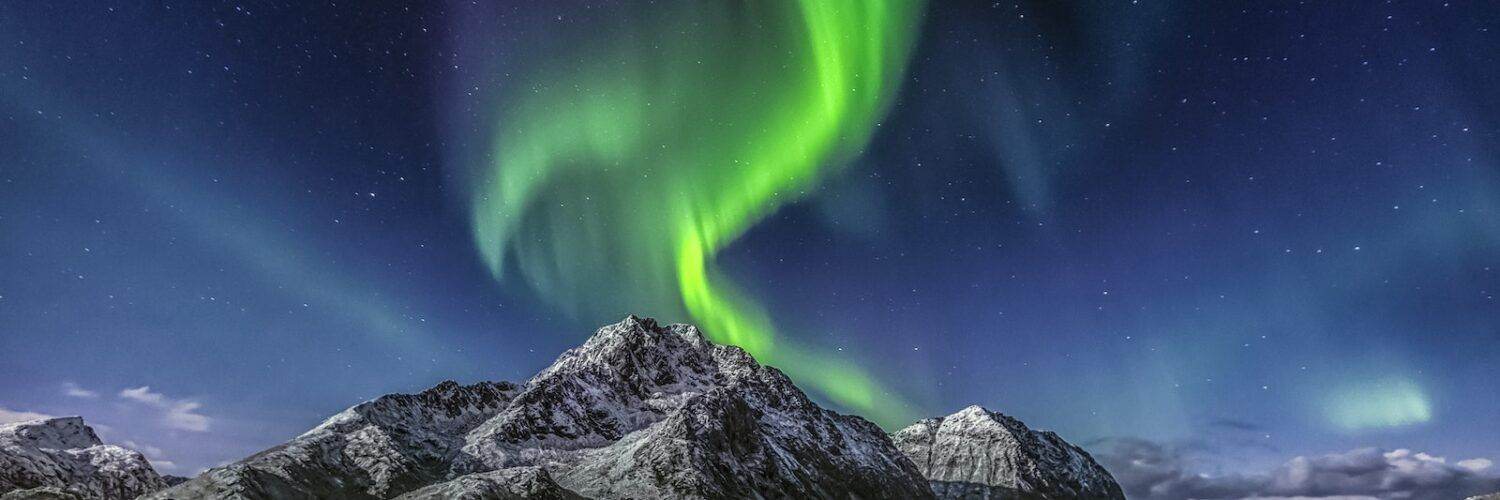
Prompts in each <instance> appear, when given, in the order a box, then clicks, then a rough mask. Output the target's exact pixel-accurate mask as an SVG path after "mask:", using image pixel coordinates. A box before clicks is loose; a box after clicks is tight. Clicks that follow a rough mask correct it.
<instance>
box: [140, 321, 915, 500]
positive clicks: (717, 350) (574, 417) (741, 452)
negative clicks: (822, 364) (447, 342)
mask: <svg viewBox="0 0 1500 500" xmlns="http://www.w3.org/2000/svg"><path fill="white" fill-rule="evenodd" d="M403 495H404V496H403ZM396 496H402V498H452V497H465V498H579V497H580V496H581V497H587V498H744V497H756V496H759V497H765V498H785V497H797V498H850V497H858V498H912V499H922V498H932V492H931V490H930V489H929V488H928V486H927V483H926V480H925V479H924V478H923V477H922V475H921V473H920V471H919V470H918V469H917V468H916V467H915V466H913V464H912V462H911V461H910V460H908V459H907V458H906V457H905V456H903V455H902V454H901V452H900V451H899V450H897V449H896V447H895V446H894V445H893V444H892V443H891V441H890V439H889V438H888V437H887V436H886V435H885V434H884V433H883V432H882V431H881V430H880V428H879V427H877V426H875V425H874V424H872V423H870V422H868V421H865V420H864V419H861V418H859V417H854V416H848V415H841V414H838V413H834V412H832V411H828V410H826V409H823V408H821V407H819V406H818V405H817V404H815V403H813V402H812V401H811V400H809V399H808V398H807V396H806V395H805V394H803V393H802V391H801V390H799V389H797V387H796V386H794V385H793V384H792V382H791V381H790V380H789V379H788V378H787V377H786V376H785V375H784V374H782V373H781V372H780V371H779V370H776V369H775V368H771V367H765V366H761V365H759V364H758V363H756V362H755V360H754V359H752V358H751V357H750V356H749V355H748V354H746V353H745V352H744V351H743V350H741V349H739V348H737V347H732V346H721V345H716V344H713V343H711V342H709V341H707V340H706V339H704V337H703V335H702V333H701V332H699V331H698V329H697V328H695V327H692V326H688V325H668V326H660V325H658V324H657V323H656V322H655V321H654V320H651V319H642V318H637V317H635V316H631V317H628V318H626V319H625V320H624V321H621V322H620V323H617V324H614V325H609V326H606V327H604V328H601V329H599V330H598V331H597V332H596V333H595V334H594V336H593V337H591V338H589V339H588V341H587V342H585V343H584V344H583V345H582V346H580V347H577V348H574V349H571V350H569V351H567V352H565V353H563V354H562V355H561V356H560V357H559V358H558V359H557V360H556V361H555V362H554V363H553V364H552V365H551V366H549V367H547V368H546V369H544V370H542V371H541V372H540V373H538V374H537V375H536V376H534V377H532V378H531V380H529V381H527V382H526V383H525V384H524V385H522V386H517V385H514V384H510V383H505V382H499V383H483V384H476V385H472V386H459V385H458V384H456V383H452V382H445V383H443V384H441V385H439V386H437V387H434V388H433V389H430V390H428V391H424V392H422V393H420V394H416V395H391V396H384V397H381V398H379V399H376V400H373V401H370V402H366V403H363V404H360V405H357V406H355V407H353V408H350V409H348V410H346V411H344V412H342V413H340V414H338V415H335V416H334V417H332V418H330V419H328V421H326V422H324V423H323V424H322V425H319V426H318V427H316V428H314V429H313V430H311V431H308V432H307V433H305V434H303V435H302V436H298V437H297V438H295V439H293V440H291V441H290V442H288V443H286V444H283V445H281V446H277V447H275V448H271V449H269V450H266V451H263V452H261V453H257V454H255V455H253V456H251V457H249V458H246V459H245V460H242V461H240V462H237V463H234V464H231V465H228V466H224V467H218V468H215V469H212V470H210V471H208V472H206V473H204V474H202V475H200V476H198V477H197V478H194V479H192V480H190V481H188V482H186V483H183V484H180V485H177V486H175V487H172V488H169V489H167V490H164V491H161V492H158V493H156V494H153V495H151V496H149V497H148V498H154V499H167V498H173V499H188V498H241V499H261V498H288V499H294V498H349V499H362V498H389V497H396Z"/></svg>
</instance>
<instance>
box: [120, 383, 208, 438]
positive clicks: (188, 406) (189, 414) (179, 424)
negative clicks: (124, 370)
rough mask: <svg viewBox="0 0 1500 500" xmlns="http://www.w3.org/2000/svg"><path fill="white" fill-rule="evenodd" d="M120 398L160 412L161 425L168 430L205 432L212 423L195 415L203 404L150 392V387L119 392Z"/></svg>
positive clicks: (200, 415) (204, 416)
mask: <svg viewBox="0 0 1500 500" xmlns="http://www.w3.org/2000/svg"><path fill="white" fill-rule="evenodd" d="M120 398H122V399H126V400H130V401H134V402H137V403H140V404H143V405H146V406H150V407H152V408H156V409H158V410H161V411H162V424H163V425H165V426H167V428H170V429H177V430H182V431H189V432H206V431H208V427H209V424H210V422H211V421H212V419H210V418H209V417H208V416H207V415H203V414H201V413H197V411H198V409H200V408H202V407H203V404H201V403H199V402H197V401H192V400H187V399H173V398H170V397H167V395H165V394H162V393H160V392H151V387H150V386H141V387H136V388H134V389H125V390H123V391H120Z"/></svg>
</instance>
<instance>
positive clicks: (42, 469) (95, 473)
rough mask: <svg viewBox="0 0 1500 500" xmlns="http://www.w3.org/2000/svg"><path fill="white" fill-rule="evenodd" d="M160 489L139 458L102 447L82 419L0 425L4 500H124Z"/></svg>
mask: <svg viewBox="0 0 1500 500" xmlns="http://www.w3.org/2000/svg"><path fill="white" fill-rule="evenodd" d="M166 486H167V483H166V481H165V480H163V479H162V477H161V476H160V475H158V474H157V473H156V470H155V469H152V468H151V464H150V462H148V461H147V460H146V457H145V456H142V455H141V454H140V453H137V452H134V451H131V450H127V449H125V448H121V447H119V446H114V445H107V444H104V443H103V442H102V441H100V440H99V436H98V435H97V434H95V433H94V429H92V428H90V427H89V426H87V425H84V423H83V419H82V418H79V417H61V418H49V419H39V420H31V421H26V422H15V423H10V424H5V425H0V493H3V494H5V496H4V498H6V499H22V498H97V499H107V500H112V499H126V498H135V497H137V496H140V495H142V494H145V493H148V492H151V491H155V490H159V489H161V488H164V487H166Z"/></svg>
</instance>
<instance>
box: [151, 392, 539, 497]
mask: <svg viewBox="0 0 1500 500" xmlns="http://www.w3.org/2000/svg"><path fill="white" fill-rule="evenodd" d="M516 389H517V388H516V386H515V384H511V383H508V382H498V383H491V382H484V383H479V384H474V385H470V386H460V385H459V384H457V383H455V382H452V381H448V382H443V383H441V384H438V385H437V386H436V387H433V388H431V389H428V390H426V391H423V392H421V393H420V394H392V395H387V396H382V397H380V398H377V399H374V400H372V401H367V402H364V403H361V404H359V405H355V406H354V407H352V408H349V409H347V410H344V411H343V412H341V413H339V414H337V415H334V416H333V417H331V418H329V419H328V420H327V421H324V422H323V423H322V424H321V425H319V426H317V427H315V428H313V429H312V430H310V431H307V432H306V433H304V434H302V435H301V436H298V437H296V438H295V439H292V440H291V441H290V442H287V443H286V444H283V445H280V446H277V447H275V448H271V449H269V450H266V451H262V452H260V453H257V454H255V455H252V456H250V457H249V458H246V459H244V460H241V461H239V462H237V463H234V464H230V465H227V466H224V467H217V468H214V469H210V470H209V471H207V472H204V473H203V474H201V475H199V476H198V477H196V478H193V479H191V480H188V481H187V482H185V483H182V484H180V485H177V486H174V487H172V488H169V489H167V490H165V491H161V492H158V493H156V494H154V495H152V496H150V497H148V498H153V499H168V498H174V499H183V498H241V499H283V498H286V499H292V498H309V499H310V498H387V497H391V496H395V495H398V494H400V493H404V492H407V491H411V490H413V489H416V488H419V487H422V486H425V485H428V484H432V483H433V482H437V481H440V480H443V479H445V478H446V477H447V470H448V465H449V460H450V458H451V457H452V456H453V454H454V452H456V451H457V450H458V448H459V447H460V446H461V445H462V444H463V436H464V434H465V433H467V432H468V431H469V430H470V429H471V428H473V427H474V426H476V425H478V424H479V423H481V422H483V421H485V420H486V419H488V418H490V417H491V416H493V415H495V413H497V412H499V411H500V409H501V408H504V406H505V404H506V403H507V402H509V401H510V399H511V397H512V396H513V395H514V394H515V391H516Z"/></svg>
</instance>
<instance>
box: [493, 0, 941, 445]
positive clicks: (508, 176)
mask: <svg viewBox="0 0 1500 500" xmlns="http://www.w3.org/2000/svg"><path fill="white" fill-rule="evenodd" d="M921 8H922V5H921V4H920V3H919V2H917V1H908V0H890V1H886V0H865V1H861V0H837V1H829V0H804V1H800V2H687V3H682V4H676V5H672V6H667V7H663V6H656V7H653V8H652V9H649V11H648V13H647V14H645V15H644V16H642V17H633V18H631V17H630V16H631V15H621V16H618V17H609V16H601V20H598V21H597V22H591V23H589V25H588V29H589V30H590V31H589V32H588V36H587V37H565V38H566V39H565V40H563V41H562V42H560V43H554V44H550V45H544V46H543V48H542V50H539V51H537V53H536V54H534V55H535V56H536V57H535V58H534V59H528V60H526V61H523V62H522V63H521V64H522V68H523V69H522V70H521V71H519V72H518V74H516V75H514V76H515V77H517V78H518V79H519V80H520V81H521V82H522V83H519V84H512V85H511V86H509V87H507V88H506V90H505V91H503V92H502V94H503V95H502V97H501V98H500V106H501V109H500V111H499V116H498V122H497V123H498V126H497V128H496V131H495V135H494V137H493V142H492V151H491V157H490V158H489V159H488V164H487V165H485V167H484V168H483V169H482V172H481V175H480V176H479V178H478V179H477V181H478V182H477V183H476V185H477V186H478V189H476V190H475V191H474V192H473V193H472V196H473V198H472V200H471V202H472V206H473V228H474V233H475V239H476V242H477V244H478V246H479V250H480V252H481V254H482V256H483V258H484V259H485V262H486V264H487V265H488V266H489V268H490V270H491V272H492V273H494V275H495V276H496V277H497V278H502V279H505V278H511V277H512V276H508V274H510V273H516V274H518V276H514V277H515V278H519V279H522V280H524V281H525V282H526V283H527V284H528V285H529V286H530V287H531V288H533V289H535V291H536V292H537V293H539V294H540V295H541V296H542V298H543V299H544V300H546V301H547V302H549V303H552V304H554V305H556V306H558V307H561V308H563V309H565V310H566V311H567V312H569V313H570V314H572V315H574V316H576V317H579V318H581V319H586V320H589V321H602V320H610V319H617V318H619V317H620V316H622V315H624V314H625V313H628V312H640V313H647V314H653V315H661V316H663V317H669V318H671V317H675V318H687V319H690V320H691V321H692V322H694V323H695V324H697V325H699V326H700V327H702V328H703V330H704V332H705V333H706V334H707V335H709V336H710V337H711V338H712V339H714V340H716V341H719V342H724V343H730V344H734V345H737V346H740V347H742V348H744V349H745V350H747V351H748V352H750V353H751V354H753V355H754V356H755V357H756V358H757V359H759V360H760V361H761V362H763V363H766V364H771V365H775V366H777V367H778V368H781V369H783V370H786V371H787V372H788V373H789V374H790V375H791V376H792V377H793V378H795V379H797V380H798V381H799V382H800V383H804V384H809V385H811V387H813V388H814V389H815V390H816V391H817V392H820V393H822V394H823V395H824V396H826V397H827V398H829V399H831V400H832V401H834V402H837V403H839V404H841V405H843V406H845V407H848V408H850V409H851V410H854V411H857V412H859V413H861V414H863V415H865V416H867V417H870V418H871V419H873V420H875V421H877V422H880V423H882V424H892V423H896V422H902V421H905V420H908V419H909V417H910V414H909V413H910V411H911V409H910V408H909V407H908V405H907V404H905V403H903V402H902V401H901V398H899V397H897V396H896V395H895V394H893V393H891V391H889V390H888V389H886V388H883V387H882V386H881V385H880V384H879V383H878V382H877V381H876V380H875V379H874V377H872V376H871V375H870V374H869V373H868V372H866V371H865V370H863V369H861V368H859V367H858V366H857V365H856V364H855V363H853V362H851V361H849V360H847V359H842V358H841V357H840V356H839V355H835V354H833V353H831V352H826V351H822V350H819V349H816V348H814V347H811V346H810V345H807V344H806V343H797V342H793V341H791V340H789V339H787V338H783V337H778V336H777V334H776V328H775V326H774V325H773V321H772V319H771V317H770V315H769V314H768V313H767V312H766V311H765V310H764V308H762V307H761V306H759V305H758V304H757V303H756V302H755V301H754V300H752V299H751V298H750V297H749V296H748V294H747V293H745V292H743V291H741V290H740V289H738V288H737V287H735V286H734V285H733V284H731V283H729V282H728V281H727V280H726V278H725V277H724V276H723V275H722V273H721V272H719V271H718V270H717V269H716V266H715V264H714V260H715V256H716V255H717V254H718V253H719V252H720V251H721V250H723V249H724V248H725V247H727V246H728V245H730V244H732V243H733V242H734V241H735V240H736V239H737V238H739V237H740V236H742V235H743V234H744V233H745V232H746V231H747V230H748V229H749V228H750V227H752V226H753V225H755V224H756V223H757V222H759V221H761V220H762V219H764V218H765V217H767V216H768V215H770V214H771V213H773V212H775V211H776V210H777V209H778V208H780V207H782V206H784V205H786V204H788V203H792V202H795V201H798V200H800V199H803V198H805V197H806V196H807V195H808V194H809V193H811V192H812V190H813V189H814V188H815V187H816V186H817V185H818V182H819V181H820V179H823V178H825V177H826V176H827V175H828V174H829V173H830V172H831V171H834V170H836V169H838V168H841V166H842V165H844V164H845V163H847V162H848V160H850V159H851V158H852V157H853V156H855V155H857V154H858V153H859V152H860V149H861V148H862V147H864V145H865V144H866V143H867V142H868V140H869V138H870V135H871V133H872V131H873V130H874V128H875V127H876V125H877V123H878V121H879V120H880V119H881V117H882V115H883V114H884V112H885V110H886V108H887V107H888V104H889V101H890V100H891V98H892V95H893V94H894V93H895V91H896V89H897V87H898V84H899V81H900V80H901V76H902V73H903V71H904V69H905V65H906V62H907V59H908V53H909V51H910V49H911V46H912V44H913V42H914V38H915V36H916V33H917V31H918V25H919V24H920V19H921V10H922V9H921ZM511 264H513V266H512V265H511Z"/></svg>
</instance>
